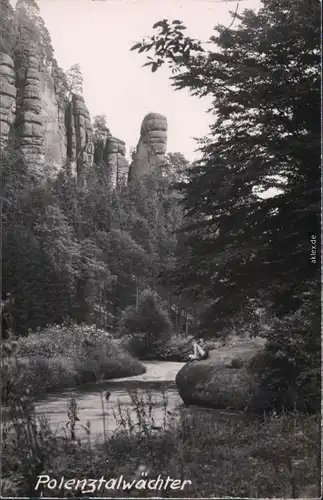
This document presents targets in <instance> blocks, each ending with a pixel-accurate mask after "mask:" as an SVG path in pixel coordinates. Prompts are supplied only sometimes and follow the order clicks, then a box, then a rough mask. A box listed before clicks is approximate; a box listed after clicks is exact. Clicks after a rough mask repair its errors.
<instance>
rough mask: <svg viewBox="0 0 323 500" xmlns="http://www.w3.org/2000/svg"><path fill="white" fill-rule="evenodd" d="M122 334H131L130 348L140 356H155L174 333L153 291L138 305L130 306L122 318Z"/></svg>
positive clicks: (141, 298) (141, 299)
mask: <svg viewBox="0 0 323 500" xmlns="http://www.w3.org/2000/svg"><path fill="white" fill-rule="evenodd" d="M119 328H120V333H121V335H122V336H123V335H128V336H131V343H130V345H129V349H130V351H131V352H134V351H135V352H134V354H135V355H137V356H139V357H140V358H143V357H150V356H154V355H155V354H156V353H157V352H158V350H159V349H160V347H161V346H162V345H163V344H166V343H167V342H168V341H169V340H170V337H171V334H172V323H171V321H170V319H169V317H168V314H167V312H166V311H164V310H163V309H162V308H161V307H160V305H159V304H158V302H157V300H156V296H155V295H154V294H153V293H151V291H149V290H146V291H144V292H143V293H142V295H141V297H140V298H139V303H138V307H137V308H136V307H134V306H130V307H128V308H127V309H125V311H124V312H123V315H122V317H121V320H120V326H119Z"/></svg>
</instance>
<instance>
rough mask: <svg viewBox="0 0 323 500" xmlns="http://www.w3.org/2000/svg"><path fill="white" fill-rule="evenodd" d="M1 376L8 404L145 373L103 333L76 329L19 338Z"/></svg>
mask: <svg viewBox="0 0 323 500" xmlns="http://www.w3.org/2000/svg"><path fill="white" fill-rule="evenodd" d="M7 344H8V345H9V344H10V343H7ZM9 354H10V355H9ZM1 371H2V374H1V375H2V381H3V383H2V386H3V389H4V390H3V392H2V396H3V399H4V400H6V399H7V395H8V394H7V393H10V392H11V391H12V390H14V391H16V392H18V393H19V394H23V393H24V392H25V391H27V389H28V391H29V392H30V393H32V394H37V396H40V395H41V394H42V393H45V392H48V391H53V390H58V389H63V388H67V387H71V386H74V385H78V384H82V383H85V382H96V381H100V380H103V379H109V378H116V377H126V376H130V375H138V374H141V373H144V371H145V368H144V366H143V365H142V364H141V363H140V362H139V361H137V360H136V359H134V358H132V356H131V355H130V354H129V353H127V352H126V351H125V350H124V349H123V348H122V347H121V346H120V345H118V343H117V342H116V341H115V340H114V339H113V338H112V337H111V335H109V334H108V333H107V332H105V331H104V330H100V329H97V328H96V327H95V326H88V325H73V324H71V325H53V326H48V327H46V328H45V329H40V330H39V331H36V332H33V333H32V332H31V333H30V334H29V335H28V336H26V337H19V338H18V339H17V341H16V342H15V343H14V345H12V344H11V347H10V353H9V352H6V348H4V362H3V363H2V367H1Z"/></svg>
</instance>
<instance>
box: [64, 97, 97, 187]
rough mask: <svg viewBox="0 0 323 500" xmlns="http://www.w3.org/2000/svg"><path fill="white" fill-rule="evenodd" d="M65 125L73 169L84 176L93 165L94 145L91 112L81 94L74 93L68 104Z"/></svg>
mask: <svg viewBox="0 0 323 500" xmlns="http://www.w3.org/2000/svg"><path fill="white" fill-rule="evenodd" d="M65 126H66V136H67V156H68V161H69V163H70V167H71V171H72V172H73V173H75V174H76V175H77V176H79V177H82V176H84V173H85V170H86V168H90V167H91V166H92V163H93V149H94V145H93V129H92V123H91V118H90V113H89V111H88V109H87V107H86V105H85V102H84V98H83V97H82V96H81V95H77V94H74V95H73V96H72V99H71V101H70V102H68V103H67V104H66V111H65Z"/></svg>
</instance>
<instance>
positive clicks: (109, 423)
mask: <svg viewBox="0 0 323 500" xmlns="http://www.w3.org/2000/svg"><path fill="white" fill-rule="evenodd" d="M183 365H184V363H178V362H172V361H170V362H168V361H164V362H160V361H150V362H145V366H146V369H147V370H146V373H144V374H142V375H136V376H134V377H126V378H118V379H111V380H106V381H104V382H99V383H92V384H84V385H83V386H81V387H77V388H73V389H68V390H66V391H64V392H61V393H59V394H57V393H54V394H50V395H48V396H46V397H45V398H44V399H42V400H40V401H38V402H36V404H35V409H36V414H37V416H38V417H42V416H46V418H47V419H48V420H49V422H50V424H51V426H52V427H53V428H54V429H57V430H58V431H59V432H61V431H62V429H63V428H65V429H66V423H67V422H68V415H67V413H68V403H69V401H70V400H71V397H72V396H74V397H75V399H76V402H77V408H78V418H79V422H77V424H76V427H75V430H76V435H77V437H80V438H83V437H85V436H86V431H85V429H84V427H83V426H85V425H86V423H87V422H88V421H89V422H90V425H91V436H92V437H93V436H98V435H102V433H103V418H102V417H103V408H102V399H103V404H104V412H105V420H106V428H107V431H108V432H109V433H110V432H113V431H114V430H115V429H116V428H117V427H118V420H120V416H121V415H123V416H125V415H126V414H128V415H130V416H131V419H132V420H133V421H137V420H138V419H137V416H136V412H135V411H134V409H133V402H132V398H131V396H130V394H129V392H130V393H131V392H132V391H135V393H136V395H137V397H138V398H139V399H143V398H144V400H145V401H147V393H148V394H150V395H151V398H152V399H151V404H150V406H151V407H152V410H151V419H150V421H152V419H153V424H154V425H155V426H161V425H163V420H164V415H165V406H167V411H168V412H171V413H172V414H173V413H174V414H175V413H176V412H178V410H179V409H180V408H182V407H183V402H182V400H181V398H180V396H179V394H178V392H177V389H176V384H175V377H176V374H177V372H178V371H179V370H180V369H181V368H182V366H183ZM107 391H109V392H110V397H109V401H108V402H107V401H106V400H105V394H106V392H107ZM102 396H103V397H102ZM145 406H146V408H147V410H148V406H149V405H148V404H147V405H145Z"/></svg>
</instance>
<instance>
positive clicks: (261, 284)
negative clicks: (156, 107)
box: [132, 0, 321, 328]
mask: <svg viewBox="0 0 323 500" xmlns="http://www.w3.org/2000/svg"><path fill="white" fill-rule="evenodd" d="M233 17H234V21H235V23H233V24H232V26H230V27H225V26H217V27H216V28H215V31H216V34H215V35H213V36H211V37H210V40H209V42H210V45H208V47H210V48H208V50H206V49H204V48H203V46H202V44H201V42H199V41H197V40H193V39H191V38H189V37H186V36H184V34H183V31H184V30H185V26H183V25H182V23H181V22H180V21H178V20H175V21H173V22H172V23H169V22H168V21H167V20H163V21H160V22H158V23H156V24H155V26H154V28H155V29H156V32H157V33H156V35H155V36H154V37H151V38H150V39H146V40H144V41H143V42H140V43H138V44H136V45H135V46H134V47H133V48H132V49H134V50H136V49H138V50H139V52H143V51H150V50H151V51H154V57H153V58H150V60H149V61H148V62H147V65H150V66H151V69H152V70H153V71H155V70H157V69H158V67H159V66H161V65H162V64H164V63H165V62H167V63H169V65H170V67H171V68H172V70H173V72H174V76H173V77H172V83H173V85H174V87H175V88H176V89H181V88H188V89H190V90H191V92H192V93H193V94H194V95H196V96H199V97H200V96H205V95H209V96H211V97H212V98H213V105H212V113H213V114H214V117H215V119H214V123H213V124H212V126H211V130H210V132H211V134H210V136H209V137H208V138H207V139H205V141H204V142H203V143H201V151H202V152H203V158H202V160H201V161H199V162H197V163H196V164H195V167H194V168H193V169H192V170H191V171H190V174H189V182H188V183H187V184H185V185H184V186H183V189H184V206H185V210H186V215H187V222H188V227H187V228H186V230H187V231H189V239H188V248H189V256H188V258H187V260H186V262H185V263H184V264H183V265H181V264H180V263H179V265H178V266H177V273H173V276H174V279H173V281H175V284H177V288H178V290H179V291H180V292H183V291H187V292H190V293H195V294H198V295H199V296H202V297H203V296H204V297H205V300H206V302H207V303H208V305H209V307H208V311H207V314H206V315H205V318H206V319H207V321H206V325H207V326H208V328H209V327H210V324H212V328H213V325H214V324H215V323H216V324H218V325H220V324H221V323H222V324H224V323H225V322H226V320H227V319H228V318H229V317H230V316H232V315H234V314H235V312H236V311H237V310H240V309H241V307H243V306H244V305H245V304H247V303H248V301H250V299H253V298H256V297H257V296H258V294H259V293H261V294H262V297H263V299H264V300H265V301H268V303H271V304H272V305H273V307H274V310H275V311H276V312H280V313H286V312H290V311H292V310H296V309H298V308H299V307H300V305H301V304H302V301H303V300H304V297H305V296H306V295H307V294H312V295H313V298H314V297H316V299H317V297H318V293H319V289H318V286H319V265H315V264H313V263H311V261H310V243H309V238H310V236H309V232H313V233H314V234H315V235H316V239H317V242H318V243H319V232H318V231H319V213H320V133H321V130H320V2H319V0H309V1H307V0H306V1H305V0H296V1H294V0H280V1H277V0H264V2H263V7H262V8H261V9H260V11H259V12H258V13H255V12H253V11H252V10H245V11H244V12H243V13H242V14H240V15H238V14H237V13H235V14H233ZM237 23H238V24H237ZM269 189H271V190H273V189H274V194H275V195H274V196H268V195H266V194H265V195H262V196H261V197H260V196H259V192H260V191H262V192H265V193H268V190H269Z"/></svg>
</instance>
